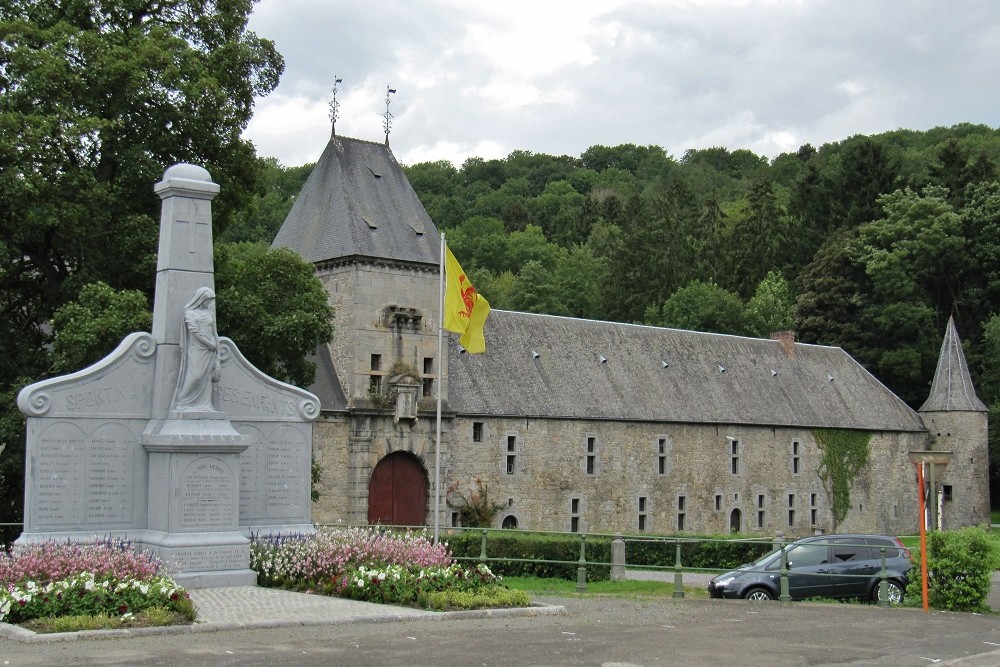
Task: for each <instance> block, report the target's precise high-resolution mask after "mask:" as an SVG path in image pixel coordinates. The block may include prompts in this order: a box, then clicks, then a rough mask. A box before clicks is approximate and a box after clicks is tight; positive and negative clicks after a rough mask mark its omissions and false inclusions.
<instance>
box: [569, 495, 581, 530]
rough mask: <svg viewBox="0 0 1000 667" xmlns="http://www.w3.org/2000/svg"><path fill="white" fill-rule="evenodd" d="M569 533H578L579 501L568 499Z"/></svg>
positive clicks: (577, 499)
mask: <svg viewBox="0 0 1000 667" xmlns="http://www.w3.org/2000/svg"><path fill="white" fill-rule="evenodd" d="M569 532H571V533H579V532H580V499H579V498H570V499H569Z"/></svg>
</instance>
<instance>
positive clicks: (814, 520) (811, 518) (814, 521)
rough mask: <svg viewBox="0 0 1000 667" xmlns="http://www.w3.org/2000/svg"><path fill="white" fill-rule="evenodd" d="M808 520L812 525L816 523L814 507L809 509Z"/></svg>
mask: <svg viewBox="0 0 1000 667" xmlns="http://www.w3.org/2000/svg"><path fill="white" fill-rule="evenodd" d="M809 521H810V522H812V525H814V526H815V525H816V510H815V509H811V510H809Z"/></svg>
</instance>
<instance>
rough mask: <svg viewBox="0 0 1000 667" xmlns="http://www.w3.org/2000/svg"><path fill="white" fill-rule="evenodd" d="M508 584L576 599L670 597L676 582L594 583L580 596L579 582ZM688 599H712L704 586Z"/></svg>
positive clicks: (517, 580)
mask: <svg viewBox="0 0 1000 667" xmlns="http://www.w3.org/2000/svg"><path fill="white" fill-rule="evenodd" d="M503 583H504V585H506V586H508V587H510V588H515V589H517V590H522V591H526V592H527V593H530V594H531V595H533V596H534V595H542V596H549V597H574V596H577V595H580V596H581V597H587V596H604V597H627V598H656V599H661V598H669V597H673V594H674V584H673V582H670V583H666V582H662V581H633V580H626V581H591V582H588V583H587V592H586V593H582V594H578V593H577V592H576V582H575V581H569V580H568V579H555V578H541V577H504V578H503ZM684 597H686V598H708V591H707V590H706V589H705V587H704V586H685V587H684Z"/></svg>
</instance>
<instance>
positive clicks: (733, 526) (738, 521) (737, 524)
mask: <svg viewBox="0 0 1000 667" xmlns="http://www.w3.org/2000/svg"><path fill="white" fill-rule="evenodd" d="M741 530H743V512H741V511H740V509H739V508H738V507H737V508H736V509H734V510H733V511H732V513H731V514H730V515H729V532H730V533H738V532H740V531H741Z"/></svg>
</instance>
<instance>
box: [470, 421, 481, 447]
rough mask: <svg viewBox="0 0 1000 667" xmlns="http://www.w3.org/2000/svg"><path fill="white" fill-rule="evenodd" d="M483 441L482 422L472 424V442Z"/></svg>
mask: <svg viewBox="0 0 1000 667" xmlns="http://www.w3.org/2000/svg"><path fill="white" fill-rule="evenodd" d="M482 441H483V422H472V442H482Z"/></svg>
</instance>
